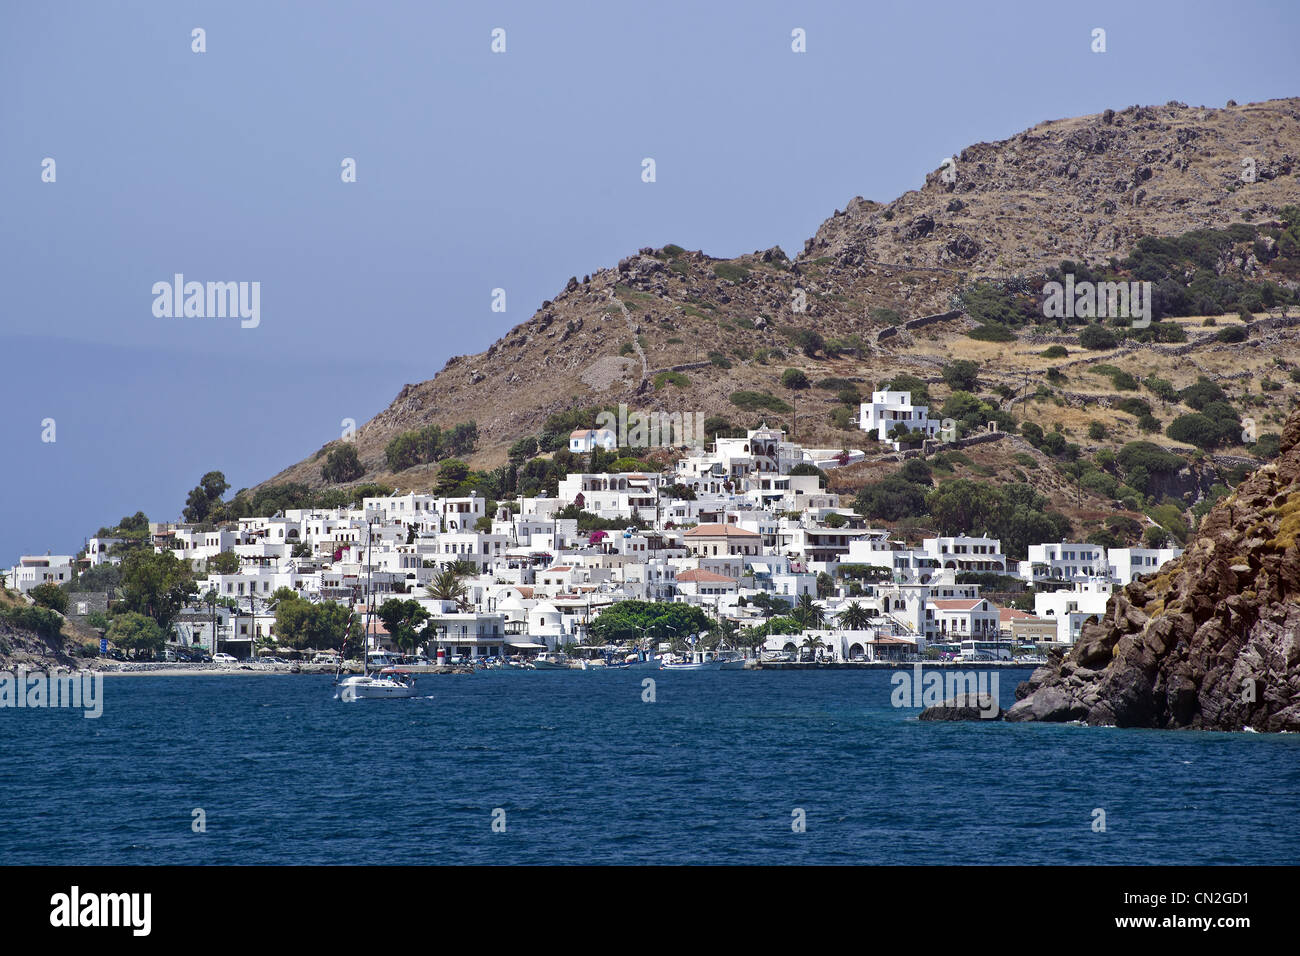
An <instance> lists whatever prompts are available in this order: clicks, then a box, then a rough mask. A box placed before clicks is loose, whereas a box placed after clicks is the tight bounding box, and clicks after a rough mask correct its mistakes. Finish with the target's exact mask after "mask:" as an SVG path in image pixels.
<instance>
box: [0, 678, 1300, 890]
mask: <svg viewBox="0 0 1300 956" xmlns="http://www.w3.org/2000/svg"><path fill="white" fill-rule="evenodd" d="M1028 676H1029V672H1028V671H1007V670H1004V671H1000V672H998V677H999V684H998V686H999V694H1000V698H1001V703H1002V706H1003V707H1009V706H1010V705H1011V704H1012V703H1014V689H1015V685H1016V683H1017V682H1018V681H1020V680H1023V679H1025V678H1027V677H1028ZM647 679H650V680H652V681H653V684H646V683H645V681H646V680H647ZM420 688H421V690H422V691H427V696H424V697H420V698H415V699H411V700H388V701H383V700H379V701H354V702H344V701H341V700H337V699H335V697H334V688H333V686H332V679H331V678H330V677H328V676H320V675H280V676H260V675H257V676H255V675H249V676H203V675H195V676H184V677H166V676H129V677H109V678H107V679H106V680H105V681H104V690H103V695H104V696H103V708H104V709H103V715H102V716H101V717H99V718H97V719H86V718H84V717H83V716H82V713H81V711H76V710H54V709H50V710H38V709H22V710H18V709H3V710H0V861H3V862H4V863H6V864H62V865H78V866H82V865H101V864H111V865H123V864H125V865H135V864H142V865H149V864H272V865H274V864H327V865H328V864H347V865H355V864H490V865H521V864H524V865H526V864H649V865H655V864H759V865H768V864H880V865H890V864H1132V865H1150V864H1210V865H1214V864H1244V863H1250V864H1263V863H1273V864H1295V863H1296V862H1297V861H1300V827H1297V826H1296V825H1295V820H1296V819H1298V818H1300V735H1268V734H1253V733H1205V732H1192V731H1152V730H1123V729H1116V728H1099V727H1081V726H1067V725H1052V724H1008V723H1005V722H1002V721H976V722H962V723H931V722H921V721H918V720H917V714H918V713H919V709H917V708H914V707H895V706H893V705H892V703H891V694H892V691H893V688H894V685H893V683H892V682H891V672H890V671H880V670H871V671H854V670H826V671H711V672H709V671H705V672H686V673H665V672H629V671H611V672H601V671H555V672H544V671H525V672H490V671H489V672H480V673H476V674H473V675H458V676H440V675H439V676H425V677H423V678H421V680H420Z"/></svg>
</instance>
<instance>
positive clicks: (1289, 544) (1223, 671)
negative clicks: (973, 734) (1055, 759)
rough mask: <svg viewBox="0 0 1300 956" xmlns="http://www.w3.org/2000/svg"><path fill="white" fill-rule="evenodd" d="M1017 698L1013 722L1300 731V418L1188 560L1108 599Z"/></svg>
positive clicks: (1225, 504) (1210, 521) (1214, 514)
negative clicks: (1099, 615) (1101, 615)
mask: <svg viewBox="0 0 1300 956" xmlns="http://www.w3.org/2000/svg"><path fill="white" fill-rule="evenodd" d="M1016 696H1017V697H1018V698H1020V699H1019V700H1018V702H1017V703H1016V705H1015V706H1014V707H1012V709H1011V710H1010V711H1009V712H1008V713H1007V719H1008V720H1043V721H1069V720H1080V721H1086V722H1087V723H1089V724H1106V725H1110V724H1114V725H1118V726H1120V727H1157V728H1180V727H1189V728H1197V729H1203V730H1243V729H1245V728H1252V729H1254V730H1259V731H1283V730H1286V731H1293V732H1294V731H1300V411H1297V412H1295V413H1293V414H1292V416H1291V418H1290V420H1289V421H1288V422H1287V424H1286V427H1285V429H1284V431H1283V436H1282V453H1281V455H1280V457H1279V458H1278V459H1277V460H1276V461H1275V462H1273V463H1270V464H1268V465H1266V466H1264V467H1263V468H1260V469H1259V470H1258V471H1256V472H1255V473H1254V474H1253V475H1252V476H1251V477H1250V478H1248V479H1247V480H1246V481H1245V482H1243V483H1242V484H1241V485H1240V486H1239V487H1238V488H1237V489H1236V490H1235V491H1234V492H1233V493H1232V494H1231V495H1230V496H1229V497H1227V498H1225V499H1224V500H1222V501H1220V502H1219V503H1218V504H1217V505H1216V506H1215V507H1214V508H1213V510H1211V511H1210V513H1209V514H1208V515H1207V516H1206V518H1205V520H1204V521H1203V522H1202V523H1201V525H1200V527H1199V529H1198V530H1197V535H1196V539H1195V541H1194V542H1193V543H1192V544H1191V545H1190V547H1189V548H1188V550H1187V551H1186V552H1185V553H1184V554H1183V556H1182V557H1181V558H1179V559H1178V560H1177V561H1175V562H1173V563H1171V564H1170V565H1167V566H1166V567H1165V568H1163V569H1162V570H1161V572H1160V573H1159V574H1158V575H1156V576H1154V577H1150V578H1146V579H1142V580H1140V581H1138V582H1135V583H1134V584H1131V585H1129V586H1128V587H1127V588H1125V589H1124V590H1123V591H1120V592H1118V593H1116V594H1115V595H1114V596H1112V598H1111V599H1110V601H1109V602H1108V603H1107V606H1106V615H1105V619H1104V620H1102V621H1101V622H1099V623H1097V624H1089V625H1085V626H1084V628H1083V632H1082V634H1081V637H1080V639H1079V642H1078V644H1076V645H1075V647H1074V648H1073V649H1072V650H1071V652H1070V653H1069V654H1068V655H1067V656H1066V657H1065V658H1064V659H1063V660H1061V661H1059V662H1058V663H1056V664H1054V665H1049V666H1046V667H1042V668H1039V669H1038V670H1037V671H1035V672H1034V674H1033V676H1032V678H1031V679H1030V680H1029V681H1028V682H1026V683H1025V684H1022V685H1021V686H1020V687H1019V688H1017V691H1016Z"/></svg>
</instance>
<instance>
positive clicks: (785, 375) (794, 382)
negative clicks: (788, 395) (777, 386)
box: [781, 368, 810, 391]
mask: <svg viewBox="0 0 1300 956" xmlns="http://www.w3.org/2000/svg"><path fill="white" fill-rule="evenodd" d="M809 384H810V383H809V381H808V376H807V375H806V374H804V372H803V371H802V370H801V369H797V368H788V369H786V370H785V371H784V372H782V373H781V385H782V386H784V387H785V388H789V389H794V390H796V391H797V390H800V389H805V388H807V387H808V386H809Z"/></svg>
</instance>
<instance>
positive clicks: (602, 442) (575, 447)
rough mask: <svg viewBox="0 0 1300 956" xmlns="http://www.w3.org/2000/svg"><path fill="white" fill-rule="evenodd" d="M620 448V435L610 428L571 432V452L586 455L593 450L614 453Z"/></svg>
mask: <svg viewBox="0 0 1300 956" xmlns="http://www.w3.org/2000/svg"><path fill="white" fill-rule="evenodd" d="M617 447H618V435H616V434H615V433H614V432H613V431H612V430H611V429H608V428H579V429H578V430H577V431H572V432H569V451H571V452H573V453H574V454H575V455H585V454H586V453H587V452H589V451H591V450H592V449H593V448H603V449H604V450H605V451H613V450H614V449H615V448H617Z"/></svg>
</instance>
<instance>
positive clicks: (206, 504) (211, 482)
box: [181, 471, 230, 523]
mask: <svg viewBox="0 0 1300 956" xmlns="http://www.w3.org/2000/svg"><path fill="white" fill-rule="evenodd" d="M229 490H230V484H229V482H227V481H226V476H225V475H223V474H222V473H221V472H219V471H210V472H208V473H207V474H206V475H204V476H203V477H202V478H200V479H199V483H198V486H197V487H196V488H194V490H192V491H191V492H190V493H189V496H188V497H187V498H186V499H185V509H184V511H182V512H181V517H183V518H184V519H185V520H186V521H189V522H196V523H197V522H200V521H207V520H208V518H209V516H210V515H211V514H212V510H213V508H214V506H216V505H218V504H220V502H221V496H222V495H224V494H225V493H226V492H227V491H229Z"/></svg>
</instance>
